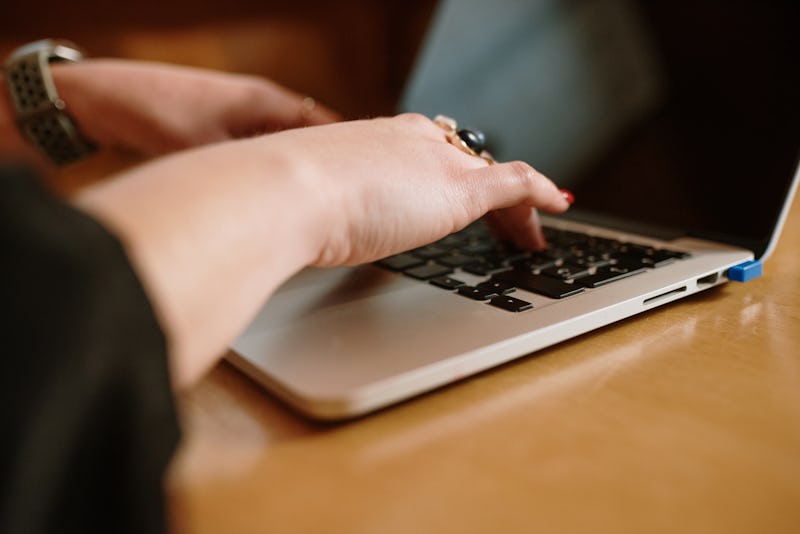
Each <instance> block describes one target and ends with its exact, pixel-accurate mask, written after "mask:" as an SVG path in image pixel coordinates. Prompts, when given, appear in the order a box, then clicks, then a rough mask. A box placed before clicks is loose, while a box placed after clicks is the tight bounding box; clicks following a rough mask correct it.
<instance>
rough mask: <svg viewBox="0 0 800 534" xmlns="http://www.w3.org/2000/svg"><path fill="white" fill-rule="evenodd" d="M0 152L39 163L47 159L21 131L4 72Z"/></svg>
mask: <svg viewBox="0 0 800 534" xmlns="http://www.w3.org/2000/svg"><path fill="white" fill-rule="evenodd" d="M0 152H2V155H3V157H4V158H13V159H21V160H23V161H30V162H34V163H37V164H41V163H43V162H44V161H45V160H44V157H43V156H42V155H41V154H40V153H39V152H38V151H37V150H36V149H35V148H34V147H33V146H31V144H30V143H28V142H27V141H26V140H25V138H24V137H23V136H22V132H20V131H19V127H18V126H17V119H16V115H15V113H14V106H13V104H12V103H11V97H10V95H9V93H8V88H7V86H6V80H5V76H4V75H3V74H2V73H0Z"/></svg>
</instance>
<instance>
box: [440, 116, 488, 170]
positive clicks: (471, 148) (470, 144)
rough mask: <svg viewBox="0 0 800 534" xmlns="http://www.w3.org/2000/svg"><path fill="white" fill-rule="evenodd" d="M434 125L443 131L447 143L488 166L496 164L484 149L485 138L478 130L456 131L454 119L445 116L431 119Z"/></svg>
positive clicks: (464, 129)
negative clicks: (479, 159) (477, 158)
mask: <svg viewBox="0 0 800 534" xmlns="http://www.w3.org/2000/svg"><path fill="white" fill-rule="evenodd" d="M433 122H434V124H436V125H437V126H439V128H441V129H442V130H444V133H445V138H446V139H447V141H448V142H449V143H450V144H451V145H453V146H455V147H457V148H459V149H460V150H461V151H462V152H465V153H467V154H469V155H470V156H476V157H479V158H481V159H482V160H484V161H486V162H487V163H488V164H489V165H494V164H495V163H497V161H495V159H494V157H492V155H491V154H490V153H489V151H488V150H486V149H485V148H484V145H485V144H486V138H485V136H484V135H483V132H481V131H479V130H470V129H467V128H462V129H460V130H459V129H458V123H457V122H456V121H455V119H453V118H451V117H448V116H446V115H437V116H436V117H434V119H433Z"/></svg>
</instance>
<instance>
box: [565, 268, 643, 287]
mask: <svg viewBox="0 0 800 534" xmlns="http://www.w3.org/2000/svg"><path fill="white" fill-rule="evenodd" d="M645 271H646V269H645V268H644V267H631V268H626V267H624V266H621V265H611V266H609V267H603V268H601V269H597V272H596V273H595V274H593V275H590V276H586V277H584V278H580V279H578V280H576V281H575V283H576V284H578V285H582V286H583V287H600V286H604V285H606V284H610V283H611V282H616V281H617V280H622V279H623V278H628V277H629V276H633V275H634V274H639V273H643V272H645Z"/></svg>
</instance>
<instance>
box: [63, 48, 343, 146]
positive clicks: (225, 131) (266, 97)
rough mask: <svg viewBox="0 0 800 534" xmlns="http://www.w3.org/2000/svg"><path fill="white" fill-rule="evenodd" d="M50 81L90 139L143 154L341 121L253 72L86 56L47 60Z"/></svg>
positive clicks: (320, 106) (325, 110)
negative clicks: (78, 59)
mask: <svg viewBox="0 0 800 534" xmlns="http://www.w3.org/2000/svg"><path fill="white" fill-rule="evenodd" d="M53 79H54V82H55V84H56V87H57V88H58V91H59V96H61V98H62V99H63V100H64V101H65V102H66V103H67V106H68V107H67V111H68V112H69V113H70V115H71V116H72V117H73V118H74V119H75V122H76V123H77V124H78V126H79V128H80V129H81V131H82V132H83V133H84V134H85V135H86V136H87V137H88V138H90V139H92V140H94V141H95V142H97V143H98V144H99V145H101V146H114V147H119V148H124V149H127V150H131V151H134V152H137V153H140V154H143V155H147V156H153V155H157V154H164V153H167V152H172V151H175V150H178V149H183V148H188V147H192V146H197V145H203V144H208V143H214V142H217V141H223V140H227V139H233V138H238V137H247V136H252V135H255V134H259V133H265V132H273V131H277V130H283V129H288V128H295V127H299V126H310V125H317V124H325V123H329V122H334V121H337V120H339V116H338V115H337V114H336V113H334V112H332V111H330V110H329V109H327V108H325V107H324V106H322V105H320V104H316V103H315V102H314V101H313V100H311V99H308V98H304V97H303V96H301V95H299V94H297V93H294V92H292V91H290V90H288V89H286V88H284V87H281V86H280V85H278V84H276V83H273V82H271V81H269V80H265V79H262V78H258V77H255V76H246V75H238V74H228V73H223V72H216V71H210V70H203V69H196V68H190V67H182V66H175V65H167V64H159V63H145V62H138V61H125V60H103V59H89V60H87V61H84V62H81V63H73V64H56V65H53Z"/></svg>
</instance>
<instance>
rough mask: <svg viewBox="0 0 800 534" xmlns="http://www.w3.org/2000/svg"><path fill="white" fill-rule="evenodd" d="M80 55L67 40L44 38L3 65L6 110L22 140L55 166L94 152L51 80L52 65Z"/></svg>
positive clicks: (22, 49) (73, 59)
mask: <svg viewBox="0 0 800 534" xmlns="http://www.w3.org/2000/svg"><path fill="white" fill-rule="evenodd" d="M82 58H83V53H82V52H81V51H80V50H79V49H78V48H77V47H76V46H75V45H73V44H71V43H69V42H67V41H59V40H53V39H44V40H40V41H35V42H32V43H28V44H26V45H23V46H21V47H19V48H18V49H16V50H15V51H14V52H12V53H11V55H10V56H9V57H8V58H7V59H6V61H5V63H4V64H3V75H4V78H3V82H4V85H5V87H6V90H7V104H9V106H8V109H10V110H13V114H14V116H15V119H16V124H17V127H18V128H19V131H20V132H21V134H22V137H23V138H24V139H25V140H26V141H27V142H29V143H30V144H31V145H32V146H34V147H35V148H36V149H38V151H39V152H40V153H41V154H43V155H44V156H46V157H47V158H48V159H49V160H50V161H51V162H53V163H55V164H56V165H64V164H67V163H72V162H74V161H77V160H79V159H82V158H84V157H86V156H87V155H89V154H91V153H92V152H94V150H95V146H94V143H92V142H91V141H90V140H89V139H87V138H86V137H85V136H84V135H83V134H82V133H81V131H80V130H79V128H78V127H77V125H76V124H75V122H74V121H73V118H72V117H71V116H70V115H69V113H68V112H67V110H66V103H65V102H64V100H63V99H62V98H61V96H60V95H59V94H58V90H57V88H56V86H55V83H54V81H53V77H52V72H51V68H50V65H51V63H63V62H67V63H74V62H78V61H80V60H81V59H82Z"/></svg>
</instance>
